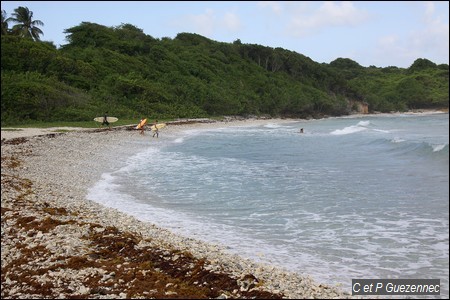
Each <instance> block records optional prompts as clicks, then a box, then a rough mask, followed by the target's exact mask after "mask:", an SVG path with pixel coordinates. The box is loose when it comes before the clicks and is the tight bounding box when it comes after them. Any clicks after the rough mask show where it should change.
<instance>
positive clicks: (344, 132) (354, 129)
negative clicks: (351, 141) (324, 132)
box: [330, 125, 367, 135]
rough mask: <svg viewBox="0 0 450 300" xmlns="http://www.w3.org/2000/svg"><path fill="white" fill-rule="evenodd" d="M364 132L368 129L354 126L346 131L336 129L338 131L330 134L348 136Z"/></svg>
mask: <svg viewBox="0 0 450 300" xmlns="http://www.w3.org/2000/svg"><path fill="white" fill-rule="evenodd" d="M364 130H367V128H365V127H360V126H355V125H352V126H348V127H345V128H344V129H336V130H334V131H332V132H331V133H330V134H333V135H346V134H352V133H355V132H360V131H364Z"/></svg>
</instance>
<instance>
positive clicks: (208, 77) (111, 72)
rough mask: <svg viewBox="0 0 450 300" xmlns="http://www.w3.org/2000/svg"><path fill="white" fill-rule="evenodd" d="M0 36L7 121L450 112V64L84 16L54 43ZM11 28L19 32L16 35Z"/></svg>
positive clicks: (3, 112) (3, 111)
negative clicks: (375, 58)
mask: <svg viewBox="0 0 450 300" xmlns="http://www.w3.org/2000/svg"><path fill="white" fill-rule="evenodd" d="M3 19H4V17H3V13H2V37H1V38H2V41H1V51H2V52H1V72H2V75H1V76H2V77H1V84H2V87H1V89H2V95H1V97H2V98H1V122H2V125H11V124H18V123H19V122H24V121H27V120H31V121H36V120H37V121H40V120H45V121H60V120H69V121H82V120H92V118H93V117H95V116H99V115H102V114H103V112H105V111H108V112H109V113H110V114H111V115H114V116H117V117H119V118H136V119H139V118H140V117H142V116H145V117H149V118H186V117H206V116H216V115H270V116H287V117H303V118H309V117H317V116H323V115H344V114H348V113H350V112H351V110H352V109H354V107H352V105H351V103H354V102H355V101H359V102H362V103H366V104H368V107H369V110H370V111H381V112H388V111H393V110H394V111H397V110H407V109H411V108H443V107H446V108H448V102H449V97H448V80H449V78H448V75H449V74H448V73H449V68H448V65H436V64H434V63H433V62H431V61H429V60H427V59H422V58H420V59H417V60H416V61H415V62H414V63H413V64H412V65H411V66H410V67H409V68H407V69H402V68H396V67H388V68H377V67H375V66H371V67H368V68H365V67H362V66H360V65H359V64H358V63H357V62H354V61H352V60H350V59H346V58H339V59H336V60H335V61H333V62H331V63H330V64H319V63H316V62H314V61H313V60H311V59H310V58H308V57H306V56H304V55H302V54H298V53H296V52H293V51H289V50H285V49H282V48H271V47H265V46H261V45H255V44H243V43H242V42H241V41H240V40H236V41H235V42H233V43H222V42H216V41H213V40H210V39H208V38H206V37H203V36H201V35H198V34H191V33H180V34H178V35H177V36H176V37H175V38H174V39H171V38H162V39H156V38H153V37H152V36H149V35H146V34H144V33H143V31H142V30H141V29H139V28H137V27H135V26H133V25H131V24H121V25H120V26H117V27H106V26H102V25H99V24H95V23H89V22H83V23H81V24H79V25H78V26H75V27H72V28H69V29H66V30H65V32H64V33H65V34H66V38H67V40H68V43H67V44H66V45H64V46H62V47H61V48H59V49H57V48H56V47H55V46H54V45H53V44H52V43H50V42H42V41H39V39H36V38H33V37H32V35H31V38H30V36H28V37H26V36H25V35H20V34H6V33H7V31H5V33H4V32H3ZM11 33H12V32H11Z"/></svg>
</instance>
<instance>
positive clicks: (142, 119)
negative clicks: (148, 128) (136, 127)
mask: <svg viewBox="0 0 450 300" xmlns="http://www.w3.org/2000/svg"><path fill="white" fill-rule="evenodd" d="M143 121H144V118H141V120H140V121H139V124H141V123H142V122H143ZM144 127H145V124H142V126H141V128H140V129H141V132H140V133H141V134H144Z"/></svg>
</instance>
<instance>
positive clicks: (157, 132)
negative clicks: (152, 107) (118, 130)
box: [102, 112, 159, 138]
mask: <svg viewBox="0 0 450 300" xmlns="http://www.w3.org/2000/svg"><path fill="white" fill-rule="evenodd" d="M144 120H145V118H141V120H140V121H139V123H138V124H141V123H142V121H144ZM157 124H158V120H155V122H154V123H153V124H152V126H151V127H153V128H154V129H152V130H153V137H155V136H156V137H157V138H158V137H159V129H158V126H157ZM145 125H147V124H145V123H144V124H143V125H142V126H141V127H140V128H139V129H140V130H141V134H144V131H145ZM102 126H108V127H109V128H111V127H110V123H109V122H108V112H105V114H104V115H103V122H102Z"/></svg>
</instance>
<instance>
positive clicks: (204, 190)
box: [88, 113, 449, 298]
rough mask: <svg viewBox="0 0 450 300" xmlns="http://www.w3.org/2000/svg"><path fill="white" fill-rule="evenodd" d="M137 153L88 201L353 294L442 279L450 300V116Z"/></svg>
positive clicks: (182, 139)
mask: <svg viewBox="0 0 450 300" xmlns="http://www.w3.org/2000/svg"><path fill="white" fill-rule="evenodd" d="M301 128H303V133H300V129H301ZM140 143H145V144H146V145H148V147H147V146H146V147H143V148H142V149H143V150H142V151H141V152H139V153H137V154H136V155H134V156H131V157H128V158H126V159H125V160H124V163H123V165H122V166H121V167H120V168H117V169H116V170H112V171H111V172H107V173H104V174H103V175H102V178H101V180H99V181H98V182H97V183H95V185H93V186H92V188H91V189H90V190H89V195H88V198H89V199H91V200H93V201H96V202H99V203H101V204H103V205H105V206H108V207H113V208H116V209H118V210H121V211H123V212H126V213H128V214H130V215H133V216H135V217H136V218H138V219H140V220H143V221H148V222H151V223H153V224H156V225H158V226H160V227H163V228H167V229H169V230H171V231H173V232H175V233H177V234H181V235H183V236H188V237H191V238H195V239H198V240H202V241H206V242H209V243H215V244H218V245H221V246H223V247H224V248H225V249H226V251H228V252H230V253H232V254H238V255H240V256H242V257H244V258H250V259H253V260H255V261H257V262H262V263H267V264H270V265H274V266H279V267H282V268H285V269H287V270H288V271H292V272H296V273H299V274H301V275H309V276H311V277H313V278H314V279H315V280H316V281H318V282H322V283H326V284H331V285H340V286H341V287H342V288H343V289H344V290H345V291H347V292H351V281H352V279H373V278H379V279H440V282H441V295H440V297H442V298H448V295H449V292H448V283H449V115H448V113H420V114H414V113H405V114H401V113H397V114H376V115H355V116H346V117H330V118H324V119H314V120H278V121H275V120H267V122H266V123H264V124H261V125H248V126H246V125H245V123H244V124H243V125H242V124H241V125H239V126H223V127H221V126H215V127H214V128H211V127H208V126H206V127H205V128H203V129H202V127H201V126H200V127H198V128H191V129H186V130H181V131H177V132H176V133H173V134H168V135H165V134H164V131H161V133H160V137H159V138H158V139H152V138H151V137H150V136H148V138H144V139H143V140H142V141H140Z"/></svg>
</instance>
